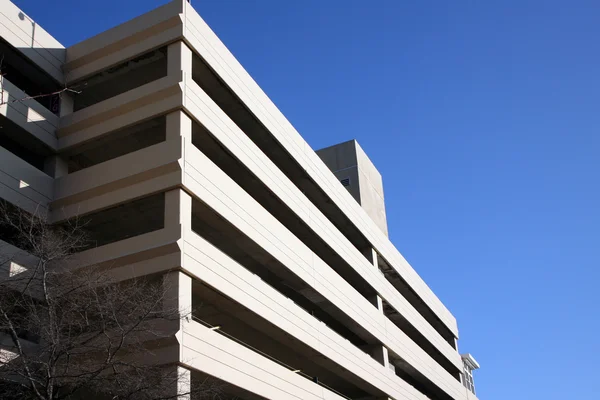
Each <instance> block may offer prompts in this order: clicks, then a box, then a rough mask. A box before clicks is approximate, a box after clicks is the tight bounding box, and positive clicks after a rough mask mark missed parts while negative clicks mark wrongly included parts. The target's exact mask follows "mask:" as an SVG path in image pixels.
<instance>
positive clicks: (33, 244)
mask: <svg viewBox="0 0 600 400" xmlns="http://www.w3.org/2000/svg"><path fill="white" fill-rule="evenodd" d="M45 217H46V216H45V215H44V214H43V213H42V212H40V211H39V210H38V211H36V212H35V213H34V214H27V213H25V212H24V211H21V210H20V209H17V208H14V207H13V208H11V207H9V206H8V205H7V204H3V203H1V202H0V229H2V232H3V235H4V236H6V237H4V239H6V240H8V239H7V238H9V239H10V242H11V244H12V245H15V247H18V248H19V249H20V250H23V251H26V252H27V253H28V254H29V255H30V256H31V257H35V262H34V263H31V264H28V265H29V269H24V270H22V271H20V273H18V274H12V273H11V270H10V266H9V267H8V269H7V268H2V269H0V274H2V275H0V352H4V351H5V352H8V353H7V354H10V356H4V355H3V354H4V353H1V354H0V398H1V399H3V400H4V399H6V400H13V399H15V400H16V399H37V400H63V399H65V400H66V399H75V398H82V397H87V395H92V397H93V396H100V398H107V399H111V400H124V399H129V400H161V399H162V400H169V399H173V400H175V399H177V398H178V396H181V395H182V393H177V392H176V391H173V390H174V388H177V387H179V386H178V385H177V381H178V380H179V379H182V377H181V376H177V371H178V369H177V366H176V365H160V362H159V361H160V360H156V353H155V352H156V351H157V350H160V349H163V348H168V347H164V346H173V345H175V344H176V342H175V339H174V337H173V334H174V333H175V332H176V331H177V330H178V329H179V326H180V323H181V321H182V320H183V319H185V318H187V316H188V315H187V312H186V311H184V310H180V309H179V308H178V307H177V306H168V305H169V304H177V302H172V301H169V300H170V299H169V298H168V296H170V295H171V294H170V292H169V290H168V289H169V288H168V287H167V286H166V280H164V279H163V276H148V277H143V278H136V279H129V280H127V281H117V280H115V279H114V278H112V276H111V275H110V271H106V270H102V269H100V268H97V267H94V266H89V267H85V268H79V269H74V267H73V266H72V263H70V262H69V260H70V259H71V258H72V257H73V256H74V255H75V253H76V252H77V251H78V250H80V249H82V248H84V247H85V246H86V237H85V234H84V232H83V229H82V227H84V226H85V224H82V223H81V222H80V221H78V220H73V221H69V222H68V223H65V224H63V225H61V226H53V225H49V224H48V223H47V222H46V218H45ZM13 249H14V248H13ZM19 254H21V253H19ZM0 256H2V259H0V266H4V267H6V265H7V263H8V264H10V263H11V262H13V261H14V262H16V261H17V260H16V259H15V258H14V257H15V255H14V254H13V253H11V252H9V251H8V250H7V249H3V248H2V247H0ZM161 346H162V347H161ZM149 360H150V361H149ZM223 385H224V384H223V383H221V382H220V381H217V380H214V381H212V380H205V382H194V384H191V383H190V385H187V386H189V387H190V388H191V389H190V391H189V393H187V395H189V396H190V397H191V398H192V399H219V398H223V397H222V396H223ZM185 386H186V385H184V387H185Z"/></svg>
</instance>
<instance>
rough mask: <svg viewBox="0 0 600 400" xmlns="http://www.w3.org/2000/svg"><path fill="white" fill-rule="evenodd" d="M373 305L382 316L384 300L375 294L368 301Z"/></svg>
mask: <svg viewBox="0 0 600 400" xmlns="http://www.w3.org/2000/svg"><path fill="white" fill-rule="evenodd" d="M368 300H369V301H370V302H371V304H373V305H374V306H375V308H377V309H378V310H379V312H380V313H381V314H383V299H382V298H381V296H379V295H378V294H374V295H372V296H371V297H369V299H368Z"/></svg>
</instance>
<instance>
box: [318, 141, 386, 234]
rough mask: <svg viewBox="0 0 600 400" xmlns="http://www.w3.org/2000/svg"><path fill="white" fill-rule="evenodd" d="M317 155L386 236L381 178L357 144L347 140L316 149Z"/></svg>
mask: <svg viewBox="0 0 600 400" xmlns="http://www.w3.org/2000/svg"><path fill="white" fill-rule="evenodd" d="M317 154H318V156H319V157H321V160H323V162H324V163H325V165H327V167H328V168H329V169H330V170H331V172H333V174H334V175H335V176H336V178H338V180H339V181H340V182H341V183H342V186H344V187H345V188H346V189H348V192H350V194H351V195H352V197H354V199H355V200H356V201H357V202H358V204H360V205H361V207H362V208H364V210H365V211H366V213H367V214H368V215H369V217H371V219H372V220H373V222H375V224H377V226H378V227H379V228H380V229H381V231H382V232H383V233H385V235H386V236H387V235H388V227H387V218H386V216H385V200H384V196H383V179H382V178H381V174H380V173H379V171H378V170H377V168H375V165H373V162H371V160H370V159H369V157H368V156H367V154H366V153H365V152H364V150H363V149H362V147H360V145H359V144H358V142H357V141H356V140H349V141H347V142H344V143H339V144H336V145H333V146H330V147H326V148H323V149H319V150H317Z"/></svg>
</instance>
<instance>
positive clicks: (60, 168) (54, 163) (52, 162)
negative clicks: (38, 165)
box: [44, 155, 69, 178]
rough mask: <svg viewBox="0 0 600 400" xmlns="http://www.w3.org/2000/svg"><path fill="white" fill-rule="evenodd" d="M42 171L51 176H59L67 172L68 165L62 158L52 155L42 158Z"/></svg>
mask: <svg viewBox="0 0 600 400" xmlns="http://www.w3.org/2000/svg"><path fill="white" fill-rule="evenodd" d="M44 172H45V173H47V174H48V175H50V176H51V177H53V178H60V177H62V176H65V175H67V174H68V173H69V166H68V165H67V162H66V161H65V160H64V159H63V158H61V157H59V156H57V155H52V156H49V157H47V158H46V159H45V160H44Z"/></svg>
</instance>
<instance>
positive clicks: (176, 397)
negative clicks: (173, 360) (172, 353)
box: [163, 365, 194, 400]
mask: <svg viewBox="0 0 600 400" xmlns="http://www.w3.org/2000/svg"><path fill="white" fill-rule="evenodd" d="M167 368H169V371H166V374H165V377H164V378H163V380H164V382H163V387H166V388H167V393H165V396H164V398H169V399H173V400H190V399H191V398H192V397H194V396H192V390H193V388H192V373H191V371H190V370H189V369H187V368H185V367H182V366H180V365H171V366H169V367H167Z"/></svg>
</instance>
